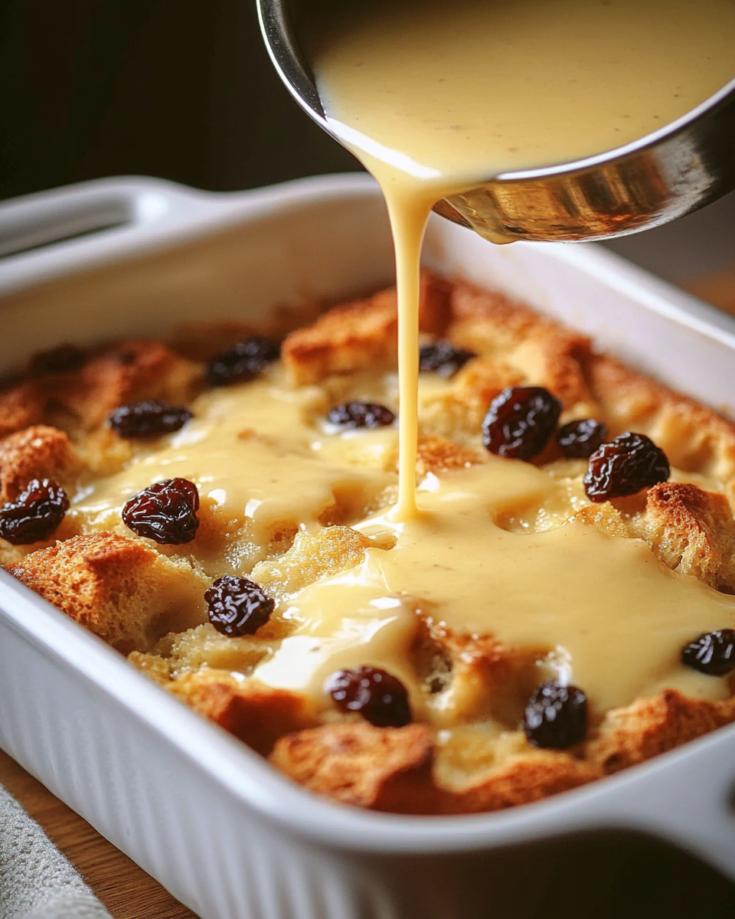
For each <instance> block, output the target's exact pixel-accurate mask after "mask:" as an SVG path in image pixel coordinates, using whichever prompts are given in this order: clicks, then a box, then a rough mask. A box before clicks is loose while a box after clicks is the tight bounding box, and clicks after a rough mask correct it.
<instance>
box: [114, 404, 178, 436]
mask: <svg viewBox="0 0 735 919" xmlns="http://www.w3.org/2000/svg"><path fill="white" fill-rule="evenodd" d="M191 417H192V414H191V412H190V411H189V409H188V408H187V407H186V406H185V405H169V403H168V402H159V401H156V400H149V401H147V402H131V403H129V404H128V405H121V406H120V407H119V408H116V409H115V411H114V412H112V414H111V415H110V417H109V418H108V422H109V425H110V427H111V428H112V430H113V431H114V432H115V433H116V434H117V435H118V437H124V438H126V439H129V438H139V439H146V438H150V437H160V436H161V435H162V434H171V433H173V432H174V431H179V430H180V429H181V428H183V426H184V425H185V424H186V422H187V421H189V419H190V418H191Z"/></svg>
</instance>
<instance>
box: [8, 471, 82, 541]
mask: <svg viewBox="0 0 735 919" xmlns="http://www.w3.org/2000/svg"><path fill="white" fill-rule="evenodd" d="M68 510H69V498H68V497H67V494H66V492H65V491H64V489H63V488H62V487H61V485H59V484H58V483H57V482H54V481H52V480H51V479H33V480H32V481H30V482H29V483H28V485H26V487H25V489H24V490H23V491H22V492H21V493H20V494H19V495H18V497H17V498H16V499H15V501H10V502H8V503H7V504H5V505H3V506H2V507H0V537H2V538H3V539H6V540H7V541H8V542H9V543H12V544H13V545H14V546H27V545H29V544H30V543H34V542H38V541H39V540H41V539H48V538H49V536H51V534H52V533H53V532H54V530H55V529H56V528H57V527H58V525H59V524H60V523H61V521H62V520H63V519H64V515H65V514H66V512H67V511H68Z"/></svg>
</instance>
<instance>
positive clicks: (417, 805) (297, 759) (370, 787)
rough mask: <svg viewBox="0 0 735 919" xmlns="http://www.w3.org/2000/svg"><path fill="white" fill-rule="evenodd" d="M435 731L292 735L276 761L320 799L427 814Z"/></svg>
mask: <svg viewBox="0 0 735 919" xmlns="http://www.w3.org/2000/svg"><path fill="white" fill-rule="evenodd" d="M432 750H433V742H432V736H431V731H430V730H429V728H428V727H426V726H425V725H423V724H409V725H407V726H406V727H404V728H375V727H373V726H372V725H370V724H366V723H365V722H356V723H352V724H328V725H322V726H321V727H318V728H313V729H311V730H306V731H299V732H298V733H295V734H287V735H286V736H285V737H282V738H281V739H280V740H279V741H278V742H277V743H276V745H275V748H274V750H273V753H272V754H271V756H270V761H271V762H272V763H273V765H274V766H276V768H278V769H280V770H281V772H283V773H284V774H285V775H287V776H289V777H290V778H292V779H294V780H295V781H296V782H298V783H299V784H300V785H303V786H304V787H306V788H308V789H309V790H310V791H313V792H316V793H317V794H323V795H327V796H328V797H330V798H333V799H334V800H335V801H339V802H340V803H341V804H354V805H357V806H358V807H365V808H370V809H372V810H382V811H391V812H392V813H396V814H412V813H426V812H427V803H428V799H430V798H431V797H432V792H433V788H432V782H431V760H432Z"/></svg>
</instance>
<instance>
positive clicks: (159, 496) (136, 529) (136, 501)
mask: <svg viewBox="0 0 735 919" xmlns="http://www.w3.org/2000/svg"><path fill="white" fill-rule="evenodd" d="M198 510H199V492H198V491H197V487H196V485H195V484H194V483H193V482H189V481H188V479H165V480H164V481H163V482H156V483H155V485H150V486H149V487H148V488H144V489H143V491H139V492H138V493H137V494H136V495H133V497H132V498H131V499H130V500H129V501H128V502H127V503H126V504H125V506H124V507H123V509H122V519H123V523H124V524H125V526H126V527H128V528H129V529H131V530H132V531H133V533H137V534H138V536H144V537H145V538H146V539H153V540H155V541H156V542H157V543H161V544H162V545H166V546H180V545H182V544H183V543H187V542H191V541H192V539H194V537H195V536H196V533H197V529H198V527H199V520H198V518H197V515H196V512H197V511H198Z"/></svg>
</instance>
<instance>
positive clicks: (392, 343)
mask: <svg viewBox="0 0 735 919" xmlns="http://www.w3.org/2000/svg"><path fill="white" fill-rule="evenodd" d="M449 290H450V288H449V285H448V284H447V283H446V282H445V281H442V280H441V279H439V278H436V277H434V276H432V275H429V274H427V273H424V274H423V275H422V278H421V301H420V314H419V322H420V325H421V330H422V331H424V332H431V333H433V334H435V335H440V334H441V333H442V332H443V330H444V328H445V327H446V324H447V320H448V317H449V313H448V307H449V298H448V295H449ZM397 334H398V306H397V301H396V293H395V290H394V289H393V288H391V289H389V290H384V291H381V292H380V293H378V294H375V296H374V297H371V298H370V299H369V300H359V301H357V302H356V303H349V304H347V306H341V307H338V308H337V309H334V310H331V311H330V312H328V313H326V314H325V315H324V316H321V317H320V318H319V319H317V321H316V322H315V323H314V324H313V325H311V326H307V327H306V328H303V329H298V330H297V331H295V332H292V333H291V334H290V335H289V336H287V338H286V340H285V341H284V343H283V347H282V349H281V356H282V358H283V363H284V364H285V366H286V368H287V370H288V371H289V372H290V373H291V375H292V377H293V379H294V380H295V382H296V383H298V384H299V385H303V384H307V383H318V382H319V381H320V380H322V379H323V378H324V377H325V376H328V375H330V374H334V373H348V372H352V371H355V370H360V369H362V368H364V367H373V368H379V367H387V366H391V365H395V362H396V355H397V345H396V342H397Z"/></svg>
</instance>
